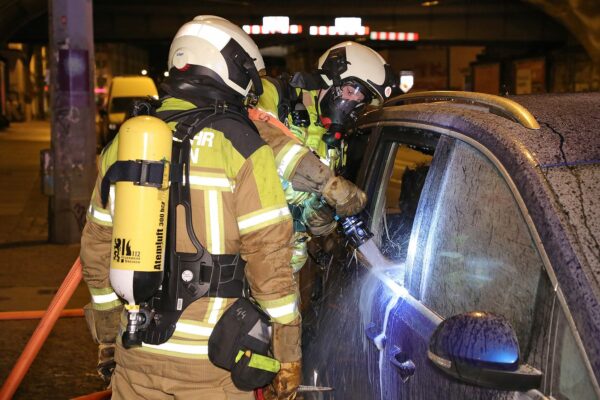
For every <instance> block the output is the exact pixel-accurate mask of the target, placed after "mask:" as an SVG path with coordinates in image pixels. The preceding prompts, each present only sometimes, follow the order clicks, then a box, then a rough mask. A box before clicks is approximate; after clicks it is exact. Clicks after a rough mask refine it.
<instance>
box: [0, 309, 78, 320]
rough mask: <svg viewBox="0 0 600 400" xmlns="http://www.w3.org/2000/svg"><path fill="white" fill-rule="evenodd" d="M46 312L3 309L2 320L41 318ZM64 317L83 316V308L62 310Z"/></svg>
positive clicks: (0, 317)
mask: <svg viewBox="0 0 600 400" xmlns="http://www.w3.org/2000/svg"><path fill="white" fill-rule="evenodd" d="M44 314H46V310H38V311H3V312H0V321H9V320H17V319H39V318H42V317H43V316H44ZM59 317H60V318H63V317H65V318H66V317H83V308H72V309H68V310H62V312H61V313H60V315H59Z"/></svg>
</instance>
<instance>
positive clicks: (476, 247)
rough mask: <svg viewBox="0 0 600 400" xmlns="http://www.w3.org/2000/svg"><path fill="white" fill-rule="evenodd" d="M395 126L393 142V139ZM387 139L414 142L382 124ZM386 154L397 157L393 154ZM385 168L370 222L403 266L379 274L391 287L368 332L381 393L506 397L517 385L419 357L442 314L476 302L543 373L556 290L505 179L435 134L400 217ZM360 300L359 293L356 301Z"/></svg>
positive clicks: (474, 152) (465, 147) (394, 144)
mask: <svg viewBox="0 0 600 400" xmlns="http://www.w3.org/2000/svg"><path fill="white" fill-rule="evenodd" d="M386 131H387V132H386ZM394 131H396V132H394ZM394 133H395V134H396V136H397V140H393V139H392V137H393V135H394ZM415 134H416V133H415ZM419 135H422V132H420V133H419ZM386 137H387V142H386V141H385V140H383V139H382V146H384V147H385V146H387V148H388V149H389V150H388V151H389V152H394V151H395V152H396V153H397V152H398V148H402V146H406V145H408V146H412V148H413V149H414V148H415V147H416V146H415V143H417V142H418V139H414V138H413V139H412V143H411V139H410V135H409V134H408V133H406V132H405V130H403V129H402V128H400V127H386V128H384V130H383V135H382V138H386ZM394 148H395V150H394ZM388 160H394V163H395V164H396V165H398V160H396V159H395V157H388ZM396 168H397V167H396ZM386 173H387V175H386V174H384V175H383V176H381V175H380V176H378V177H377V179H380V182H379V184H378V185H373V184H370V185H369V184H367V186H368V187H373V188H376V189H375V190H374V191H373V193H371V196H372V198H373V199H377V200H376V201H375V204H374V205H373V207H374V208H373V210H372V213H373V217H374V218H373V220H374V223H373V224H372V229H373V231H374V232H377V233H378V235H376V237H378V238H379V243H378V245H379V247H380V249H381V251H382V253H384V254H385V255H386V256H388V257H390V258H391V259H394V260H395V261H396V262H399V263H404V268H399V270H403V272H402V273H398V272H396V273H392V274H390V273H389V271H388V272H385V271H384V272H383V273H382V274H381V275H382V281H386V279H387V280H388V286H390V285H391V286H393V285H397V289H396V293H397V294H396V296H395V297H393V298H392V299H391V300H390V302H389V303H388V304H389V306H388V307H387V308H386V316H385V317H384V319H385V320H386V325H385V326H384V328H383V329H382V332H380V333H379V335H375V334H373V333H371V334H370V336H371V337H378V336H379V341H380V342H381V337H382V336H381V335H383V336H384V337H385V347H383V348H381V345H380V344H378V343H373V346H376V347H379V348H381V350H380V359H381V360H382V361H381V362H380V373H381V377H380V381H381V394H380V395H381V398H385V399H388V398H389V399H392V398H401V399H433V398H447V399H465V398H469V399H477V398H481V399H484V398H485V399H488V398H493V399H499V398H514V396H516V395H517V394H516V393H510V392H506V391H498V390H492V389H485V388H481V387H477V386H473V385H467V384H464V383H460V382H458V381H457V380H455V379H453V378H451V377H450V376H449V375H446V374H444V373H443V372H442V371H440V370H439V369H437V368H436V367H435V366H434V365H433V364H432V363H431V362H430V361H429V360H428V357H427V351H428V345H429V339H430V338H431V335H432V333H433V331H434V329H435V328H436V326H437V325H438V324H439V323H440V322H441V321H442V320H443V319H445V318H448V317H450V316H453V315H456V314H460V313H463V312H467V311H477V310H482V311H490V312H494V313H497V314H501V315H503V316H505V317H506V318H507V319H508V321H509V322H510V324H511V325H512V327H513V329H514V330H515V332H516V334H517V337H518V339H519V343H520V350H521V351H520V353H521V354H520V359H521V360H522V362H528V363H530V364H531V365H532V366H534V367H535V368H537V369H539V370H541V371H542V372H544V371H545V370H546V369H547V365H546V364H547V360H548V351H547V346H548V343H549V341H550V337H549V331H550V321H551V318H550V317H551V313H552V307H553V305H554V302H555V298H554V295H553V290H552V285H551V284H550V281H549V278H548V276H547V274H546V273H545V271H544V264H543V262H542V259H541V257H540V255H539V253H538V250H537V248H536V244H535V242H534V240H533V239H532V237H531V235H530V232H529V227H528V225H527V224H526V222H525V219H524V217H523V215H522V211H521V208H520V207H519V204H518V202H517V199H516V198H515V196H514V194H513V192H512V191H511V189H510V187H509V185H508V183H507V182H506V180H505V177H504V176H502V174H501V173H500V172H499V170H498V169H497V168H496V166H495V165H494V164H493V163H492V162H491V161H490V160H489V159H488V158H487V157H486V156H485V155H484V154H483V153H482V152H481V151H479V150H478V149H477V148H475V147H474V146H472V145H471V144H468V143H467V142H465V141H461V140H458V139H456V138H453V137H450V136H444V135H442V136H441V137H440V139H439V142H438V143H437V144H436V148H435V153H434V155H433V159H432V161H431V165H430V166H429V168H428V172H427V177H426V179H425V182H424V184H423V188H422V193H421V194H420V201H419V204H418V208H417V210H416V213H415V216H414V222H410V221H409V222H408V223H407V222H406V221H402V219H398V217H397V216H395V215H393V214H394V208H395V207H396V204H392V205H390V204H388V203H389V201H390V199H394V196H393V195H394V191H393V190H390V186H393V182H394V179H392V178H393V176H394V168H391V171H387V172H386ZM405 186H407V185H405ZM407 187H410V185H408V186H407ZM400 199H402V193H400ZM402 207H403V205H402V204H400V208H402ZM378 213H379V214H378ZM405 219H406V218H405ZM402 225H404V226H405V227H406V226H410V229H411V231H410V239H408V240H407V235H406V232H404V233H402V234H397V231H399V230H400V231H401V230H402ZM405 229H406V228H405ZM394 275H398V276H396V277H394ZM390 277H391V278H392V279H391V280H390V279H388V278H390ZM367 298H368V294H367V295H366V297H363V298H362V299H361V301H366V299H367ZM539 389H540V390H541V391H543V390H545V388H544V387H540V388H539ZM540 394H541V392H540ZM533 395H534V394H533V393H530V396H533ZM520 396H522V398H527V397H523V396H528V395H526V394H520Z"/></svg>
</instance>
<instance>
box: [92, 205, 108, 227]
mask: <svg viewBox="0 0 600 400" xmlns="http://www.w3.org/2000/svg"><path fill="white" fill-rule="evenodd" d="M88 214H90V217H92V218H93V219H96V220H98V221H101V222H106V223H112V216H111V215H110V214H109V213H107V212H105V211H100V209H96V207H94V206H93V205H91V204H90V207H89V208H88Z"/></svg>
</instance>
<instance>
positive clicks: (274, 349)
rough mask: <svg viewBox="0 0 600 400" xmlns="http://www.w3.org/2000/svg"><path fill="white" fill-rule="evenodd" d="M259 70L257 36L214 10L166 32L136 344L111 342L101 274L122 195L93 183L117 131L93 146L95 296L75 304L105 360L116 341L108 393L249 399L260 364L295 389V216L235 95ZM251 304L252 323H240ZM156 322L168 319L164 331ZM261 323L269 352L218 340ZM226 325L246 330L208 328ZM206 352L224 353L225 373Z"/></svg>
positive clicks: (277, 386)
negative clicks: (150, 231)
mask: <svg viewBox="0 0 600 400" xmlns="http://www.w3.org/2000/svg"><path fill="white" fill-rule="evenodd" d="M263 69H264V63H263V60H262V57H261V55H260V53H259V51H258V48H257V46H256V44H254V42H253V41H252V40H251V39H250V37H249V36H248V35H247V34H246V33H245V32H243V30H241V29H240V28H239V27H238V26H235V25H234V24H232V23H230V22H229V21H227V20H225V19H222V18H219V17H214V16H199V17H196V18H194V20H192V21H190V22H188V23H186V24H184V25H183V26H182V27H181V28H180V30H179V31H178V32H177V34H176V36H175V38H174V40H173V42H172V44H171V49H170V52H169V73H170V76H169V78H168V79H167V80H166V81H165V83H164V85H163V90H164V91H165V92H166V95H165V96H164V97H162V98H161V99H160V104H159V105H158V106H157V108H156V113H155V116H156V117H158V118H160V119H161V120H163V121H165V122H167V123H168V126H169V127H170V128H171V130H172V131H173V155H174V157H172V158H171V164H170V170H171V171H170V175H169V176H170V185H171V186H170V189H169V190H170V195H169V207H168V208H169V213H168V233H167V236H168V239H167V246H166V247H167V249H166V254H165V259H166V262H165V274H164V276H165V278H164V280H163V284H162V286H161V288H160V290H159V292H158V293H157V294H156V295H155V296H154V297H152V299H151V300H148V304H150V306H148V307H150V309H151V312H152V314H148V315H149V317H148V318H149V319H148V320H146V321H145V322H144V324H143V325H144V326H145V328H143V329H142V328H140V329H141V330H140V331H139V334H140V338H141V341H140V345H139V346H135V345H134V346H124V345H123V343H122V339H121V334H118V328H117V326H116V325H117V319H118V318H119V315H121V317H122V321H121V324H120V330H121V333H122V332H123V329H124V326H125V323H126V321H124V318H123V316H124V314H123V313H121V310H122V301H121V299H120V298H119V296H117V294H116V293H115V292H114V291H113V289H112V287H111V283H110V281H109V269H110V268H109V264H110V258H111V238H112V232H111V231H112V226H113V219H114V220H115V222H116V221H117V220H118V219H119V218H120V215H115V213H114V210H115V203H117V204H120V203H119V202H120V198H119V191H118V189H117V190H116V194H115V191H114V190H113V188H114V187H115V185H110V190H103V188H102V186H103V185H102V182H105V183H106V182H107V179H104V178H105V177H107V176H111V172H110V171H111V168H112V167H114V166H115V165H118V162H117V154H118V151H117V150H118V148H119V140H120V137H119V134H118V135H117V136H116V138H115V139H114V141H113V142H112V143H110V144H109V145H108V146H107V147H106V148H105V149H104V150H103V152H102V154H101V157H100V160H99V177H98V180H97V183H96V187H95V190H94V192H93V194H92V200H91V205H90V208H89V211H88V214H87V223H86V226H85V229H84V232H83V237H82V248H81V260H82V263H83V269H84V278H85V281H86V283H87V285H88V287H89V290H90V293H91V295H92V303H91V306H89V307H87V309H86V315H87V320H88V323H89V325H90V328H91V330H92V332H94V338H95V339H96V340H97V341H98V342H99V343H100V351H101V356H102V357H101V363H102V362H106V361H108V362H110V355H109V352H110V351H112V349H114V353H115V361H116V368H115V369H114V373H113V375H112V382H111V385H112V389H113V398H114V399H134V398H139V399H165V398H207V399H208V398H210V399H253V398H254V396H253V393H252V392H251V391H247V390H249V389H251V388H253V387H255V386H256V383H255V382H262V380H264V377H265V376H269V377H270V378H269V380H271V379H273V376H274V380H273V383H272V386H271V388H272V391H273V392H274V394H275V396H276V397H277V398H280V399H293V398H295V393H296V389H297V387H298V385H299V384H300V374H301V372H300V371H301V368H300V365H301V364H300V363H301V353H300V325H301V320H300V315H299V312H298V292H297V283H296V281H295V278H294V275H293V273H292V270H291V269H290V268H289V265H290V260H291V256H292V238H293V230H292V219H291V215H290V212H289V208H288V206H287V203H286V200H285V195H284V193H283V191H282V188H281V183H280V180H279V177H278V174H277V168H276V165H275V159H274V156H273V152H272V150H271V148H270V147H269V146H268V145H266V144H265V142H264V141H263V140H262V139H261V138H260V136H259V134H258V132H257V131H256V128H255V127H254V125H253V124H252V123H251V122H250V120H249V119H248V116H247V111H246V109H245V107H244V98H245V96H246V95H247V94H248V91H249V89H250V87H251V86H252V85H254V87H255V90H256V91H257V92H258V93H260V92H261V89H262V88H261V86H262V85H261V80H260V77H259V72H261V70H263ZM136 118H139V117H136ZM131 164H136V162H133V161H132V162H131ZM142 164H143V161H142ZM136 165H137V164H136ZM142 169H143V168H142ZM117 175H118V174H117ZM125 175H127V174H125ZM117 180H119V179H117ZM121 180H123V179H121ZM125 180H126V179H125ZM110 181H111V182H112V179H111V180H110ZM137 183H138V184H139V182H137ZM117 184H118V183H117ZM105 186H106V185H105ZM104 189H106V188H104ZM105 201H106V203H105ZM137 206H138V205H137V204H131V205H129V207H137ZM117 209H119V208H118V207H117ZM132 243H133V242H132ZM131 247H132V248H133V250H135V248H134V245H133V244H132V245H131ZM200 254H202V257H200ZM205 256H208V259H207V258H206V257H205ZM196 261H197V262H196ZM178 268H179V269H178ZM182 268H183V269H182ZM177 271H179V272H181V271H183V273H178V272H177ZM190 271H193V272H190ZM173 282H175V283H174V285H175V286H173ZM134 284H135V282H134ZM174 287H176V288H177V290H174V291H172V290H171V289H172V288H174ZM190 288H192V289H194V290H193V291H192V292H193V294H194V297H192V299H193V301H189V302H188V303H189V304H186V302H185V298H184V304H183V308H182V307H181V304H180V303H178V302H173V301H172V300H173V297H174V296H175V297H177V296H179V295H180V292H185V291H186V290H187V289H190ZM198 288H206V290H205V291H203V290H199V289H198ZM196 297H197V298H196ZM242 297H248V298H249V299H250V300H251V301H248V300H246V299H243V298H242ZM188 298H189V296H188ZM240 298H242V299H240ZM177 300H181V298H178V299H177ZM242 300H244V303H242V302H241V301H242ZM171 303H173V304H175V303H177V305H176V306H175V305H173V306H172V307H171V305H172V304H171ZM144 304H145V303H144ZM258 306H260V309H259V308H258ZM244 307H246V308H244ZM154 313H155V314H154ZM248 314H253V315H254V316H256V321H258V322H256V324H253V325H252V326H249V328H252V329H251V331H250V332H247V331H243V332H242V330H243V329H242V328H240V327H241V326H242V325H244V323H245V322H244V321H245V320H244V321H242V319H243V318H246V316H247V315H248ZM173 316H175V317H173ZM240 318H241V319H240ZM269 319H270V322H269V321H268V320H269ZM163 320H167V322H171V323H170V324H169V323H167V324H166V329H163V328H165V327H164V326H163ZM265 321H267V322H268V323H272V338H270V344H269V343H267V345H268V346H269V347H270V348H271V352H269V353H268V354H267V353H265V354H260V353H257V350H254V349H253V348H252V346H250V345H249V346H248V347H242V348H239V349H238V348H235V349H233V350H234V351H233V352H232V354H233V356H234V357H232V358H231V360H229V359H228V357H226V354H225V353H224V351H225V350H224V349H227V346H233V345H234V344H236V345H238V344H239V343H241V342H244V343H245V344H249V343H250V344H256V343H259V342H261V341H262V342H264V341H265V336H267V335H268V334H269V333H270V332H271V328H269V329H267V326H266V322H265ZM228 323H238V324H237V325H236V326H235V329H238V328H239V329H240V332H242V333H244V334H245V335H246V336H244V337H243V338H242V339H243V340H237V339H236V340H235V343H232V342H233V340H232V341H228V340H229V338H224V337H223V338H222V337H219V335H213V334H212V333H213V331H214V332H219V333H223V332H226V333H228V334H229V333H230V332H231V331H232V329H229V327H228V326H225V328H223V325H224V324H225V325H226V324H228ZM170 327H172V329H170ZM257 328H258V331H256V329H257ZM215 336H217V337H215ZM238 339H239V338H238ZM256 339H258V340H256ZM267 340H268V339H267ZM115 343H116V344H115ZM259 344H260V343H259ZM211 346H212V347H211ZM126 347H129V348H126ZM106 349H110V351H106ZM230 350H231V349H229V350H227V351H228V352H231V351H230ZM103 351H104V353H102V352H103ZM209 357H210V360H211V361H213V362H215V360H218V359H219V358H221V359H227V361H228V362H229V361H231V363H232V365H231V366H227V368H228V369H231V372H230V371H227V370H226V369H222V368H219V367H217V366H215V365H213V364H212V363H211V361H209ZM215 364H217V365H220V364H218V363H217V362H215ZM100 366H101V365H99V367H100ZM104 373H105V375H106V376H110V371H108V370H107V371H105V372H104ZM255 378H257V379H255ZM258 378H260V379H258ZM266 383H268V382H263V383H262V384H261V385H265V384H266ZM240 388H241V389H243V390H240Z"/></svg>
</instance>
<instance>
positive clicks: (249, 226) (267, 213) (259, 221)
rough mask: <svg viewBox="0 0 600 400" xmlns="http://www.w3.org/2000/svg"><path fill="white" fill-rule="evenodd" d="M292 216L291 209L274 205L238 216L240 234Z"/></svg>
mask: <svg viewBox="0 0 600 400" xmlns="http://www.w3.org/2000/svg"><path fill="white" fill-rule="evenodd" d="M289 218H291V215H290V209H289V208H288V207H287V206H285V207H281V206H272V207H267V208H262V209H260V210H258V211H254V212H251V213H248V214H246V215H242V216H241V217H238V219H237V221H238V229H239V231H240V235H246V234H248V233H250V232H254V231H257V230H259V229H262V228H264V227H266V226H269V225H274V224H277V223H279V222H281V221H285V220H286V219H289Z"/></svg>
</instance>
